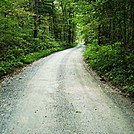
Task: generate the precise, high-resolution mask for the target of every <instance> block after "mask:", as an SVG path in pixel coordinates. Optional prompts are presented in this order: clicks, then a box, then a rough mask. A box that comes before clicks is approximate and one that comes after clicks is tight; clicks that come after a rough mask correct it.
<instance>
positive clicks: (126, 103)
mask: <svg viewBox="0 0 134 134" xmlns="http://www.w3.org/2000/svg"><path fill="white" fill-rule="evenodd" d="M83 49H84V47H83V46H82V45H79V46H77V47H75V48H71V49H68V50H64V51H61V52H57V53H54V54H52V55H50V56H48V57H45V58H42V59H40V60H38V61H36V62H34V63H33V64H31V65H30V66H27V67H25V68H23V70H22V71H21V72H20V73H19V74H15V75H14V76H12V77H9V78H5V79H4V80H2V81H1V83H0V120H1V121H0V134H134V109H133V108H134V107H133V104H132V103H131V101H130V100H129V99H128V98H126V97H124V96H122V95H120V94H119V92H117V91H116V90H113V89H112V88H111V87H110V86H109V85H107V84H106V83H104V82H101V81H100V80H99V77H98V76H97V75H96V73H95V72H93V71H92V70H91V69H87V67H86V64H85V63H84V61H83V56H82V52H83Z"/></svg>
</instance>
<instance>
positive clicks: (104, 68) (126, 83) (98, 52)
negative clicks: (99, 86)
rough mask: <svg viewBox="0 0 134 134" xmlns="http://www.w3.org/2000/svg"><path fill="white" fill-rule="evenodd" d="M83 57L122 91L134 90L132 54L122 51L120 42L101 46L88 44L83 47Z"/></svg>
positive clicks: (133, 56) (133, 57)
mask: <svg viewBox="0 0 134 134" xmlns="http://www.w3.org/2000/svg"><path fill="white" fill-rule="evenodd" d="M84 57H85V59H86V61H87V63H88V64H89V65H90V66H91V67H92V68H93V69H95V70H97V72H98V73H99V74H100V75H104V76H105V77H107V78H108V79H109V80H111V82H112V83H113V84H115V85H116V86H118V87H121V88H122V89H123V90H124V91H131V92H134V65H133V59H134V55H133V54H131V53H129V52H128V53H126V52H125V51H122V49H121V46H120V43H115V44H113V45H101V46H99V45H97V44H90V45H88V46H87V47H86V49H85V52H84Z"/></svg>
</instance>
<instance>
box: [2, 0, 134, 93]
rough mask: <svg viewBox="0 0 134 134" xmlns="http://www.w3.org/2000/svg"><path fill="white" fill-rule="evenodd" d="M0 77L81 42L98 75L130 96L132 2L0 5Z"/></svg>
mask: <svg viewBox="0 0 134 134" xmlns="http://www.w3.org/2000/svg"><path fill="white" fill-rule="evenodd" d="M0 22H1V23H0V33H1V34H0V53H1V55H0V76H3V75H5V74H8V73H10V72H11V71H13V70H14V69H15V68H16V67H19V66H23V65H24V64H26V63H31V62H32V61H34V60H36V59H38V58H41V57H43V56H46V55H48V54H50V53H52V52H55V51H59V50H63V49H65V48H69V47H71V46H73V45H74V43H75V42H76V41H77V42H80V43H84V44H85V45H86V49H85V53H84V57H85V59H86V60H87V62H88V64H89V65H90V66H91V67H92V68H93V69H95V70H97V71H98V73H99V74H100V75H104V76H105V77H106V78H108V79H109V80H111V81H112V82H113V83H114V84H116V85H118V86H119V87H122V88H123V89H127V90H129V91H134V84H133V83H134V61H133V59H134V1H133V0H1V1H0Z"/></svg>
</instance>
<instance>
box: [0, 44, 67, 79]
mask: <svg viewBox="0 0 134 134" xmlns="http://www.w3.org/2000/svg"><path fill="white" fill-rule="evenodd" d="M64 49H65V47H61V46H60V47H54V48H49V49H45V50H41V51H38V52H33V53H29V54H26V55H25V56H24V55H23V56H19V57H17V58H14V59H10V60H7V61H1V62H0V77H2V76H5V75H7V74H10V73H11V72H13V71H15V70H16V68H18V67H23V66H25V65H26V64H30V63H32V62H34V61H35V60H38V59H40V58H42V57H45V56H48V55H50V54H51V53H54V52H57V51H61V50H64Z"/></svg>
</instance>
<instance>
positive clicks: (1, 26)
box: [0, 0, 75, 77]
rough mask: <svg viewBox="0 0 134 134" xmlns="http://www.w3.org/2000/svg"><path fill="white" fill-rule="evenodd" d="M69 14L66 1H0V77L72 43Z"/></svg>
mask: <svg viewBox="0 0 134 134" xmlns="http://www.w3.org/2000/svg"><path fill="white" fill-rule="evenodd" d="M72 16H73V10H72V7H71V5H70V4H69V3H67V1H65V2H61V1H59V2H56V1H55V0H21V1H20V0H2V1H0V77H2V76H4V75H7V74H9V73H11V72H13V71H14V70H15V69H16V68H18V67H22V66H24V65H25V64H29V63H32V62H33V61H35V60H37V59H39V58H41V57H44V56H47V55H49V54H51V53H53V52H56V51H60V50H63V49H66V48H69V47H71V46H73V44H74V42H75V24H74V23H73V22H72V20H71V18H72Z"/></svg>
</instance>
